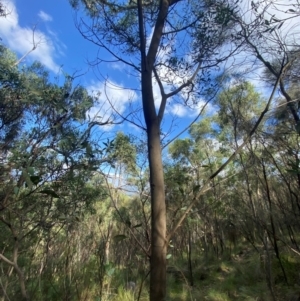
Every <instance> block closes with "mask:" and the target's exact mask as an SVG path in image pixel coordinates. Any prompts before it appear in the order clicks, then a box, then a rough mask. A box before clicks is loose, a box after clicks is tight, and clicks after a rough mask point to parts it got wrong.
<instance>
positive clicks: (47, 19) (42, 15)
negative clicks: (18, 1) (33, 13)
mask: <svg viewBox="0 0 300 301" xmlns="http://www.w3.org/2000/svg"><path fill="white" fill-rule="evenodd" d="M38 16H39V17H40V18H41V19H42V20H43V21H44V22H50V21H52V20H53V19H52V17H51V16H50V15H48V14H46V13H45V12H44V11H42V10H41V11H40V12H39V13H38Z"/></svg>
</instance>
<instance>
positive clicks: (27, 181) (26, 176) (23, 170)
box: [22, 168, 33, 189]
mask: <svg viewBox="0 0 300 301" xmlns="http://www.w3.org/2000/svg"><path fill="white" fill-rule="evenodd" d="M22 176H23V178H24V180H25V182H26V185H27V187H28V188H29V189H32V186H33V185H32V184H33V183H32V182H31V180H30V177H29V175H28V173H27V170H26V169H25V168H22Z"/></svg>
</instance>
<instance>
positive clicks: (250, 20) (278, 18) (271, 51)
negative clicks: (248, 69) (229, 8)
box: [236, 0, 300, 132]
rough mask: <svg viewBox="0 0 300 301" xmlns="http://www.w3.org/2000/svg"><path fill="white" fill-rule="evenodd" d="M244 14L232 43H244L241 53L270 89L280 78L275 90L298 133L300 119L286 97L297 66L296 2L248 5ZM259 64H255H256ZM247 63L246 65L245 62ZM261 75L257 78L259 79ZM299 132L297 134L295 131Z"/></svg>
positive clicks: (264, 2)
mask: <svg viewBox="0 0 300 301" xmlns="http://www.w3.org/2000/svg"><path fill="white" fill-rule="evenodd" d="M245 7H246V10H244V11H243V10H241V12H240V14H237V15H239V16H238V17H237V19H236V21H237V23H238V24H239V26H238V27H236V30H237V31H236V39H237V40H238V41H240V40H241V39H242V40H243V41H244V42H245V48H244V49H245V51H246V53H250V54H251V55H250V56H249V57H250V58H251V60H252V62H251V64H253V62H254V65H255V66H256V68H257V66H259V67H263V68H265V70H266V71H267V72H265V75H266V76H261V78H262V79H263V80H266V81H267V82H268V83H270V82H272V83H271V85H272V86H273V85H274V82H275V81H276V79H277V78H278V77H279V76H280V80H279V90H280V92H281V94H282V95H283V97H284V98H285V100H286V104H287V107H288V109H289V111H290V113H291V115H292V118H293V120H294V125H295V126H296V127H297V130H298V129H299V123H300V119H299V118H300V116H299V112H297V108H296V105H295V104H296V103H297V101H298V100H297V98H295V97H293V95H292V94H291V93H290V92H291V90H289V88H290V87H291V83H292V82H293V79H294V80H297V75H296V74H297V68H298V67H297V65H298V64H299V63H298V62H299V40H298V39H297V38H296V36H297V31H296V28H297V26H298V25H299V8H300V6H299V2H298V1H297V0H295V1H294V0H292V1H289V3H286V1H281V0H279V1H275V2H269V1H251V3H250V2H249V4H248V6H245ZM257 62H259V63H257ZM248 63H250V61H248ZM262 73H263V72H261V73H260V74H261V75H262ZM298 132H299V131H298Z"/></svg>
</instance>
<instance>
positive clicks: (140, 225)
mask: <svg viewBox="0 0 300 301" xmlns="http://www.w3.org/2000/svg"><path fill="white" fill-rule="evenodd" d="M139 227H142V224H137V225H135V226H133V227H132V228H139Z"/></svg>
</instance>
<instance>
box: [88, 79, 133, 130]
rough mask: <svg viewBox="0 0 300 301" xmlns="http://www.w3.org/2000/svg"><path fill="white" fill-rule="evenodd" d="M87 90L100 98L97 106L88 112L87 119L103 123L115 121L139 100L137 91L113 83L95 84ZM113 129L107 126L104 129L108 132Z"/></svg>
mask: <svg viewBox="0 0 300 301" xmlns="http://www.w3.org/2000/svg"><path fill="white" fill-rule="evenodd" d="M87 90H88V91H89V93H91V94H92V95H94V96H96V97H97V98H98V103H97V105H96V106H94V107H92V108H91V109H90V110H89V111H88V112H87V117H88V118H90V119H91V120H93V119H99V120H100V121H102V122H105V121H108V120H113V119H114V117H117V116H118V114H120V115H122V114H123V113H124V112H125V111H126V109H127V107H128V106H130V105H131V104H132V103H133V102H135V101H136V100H137V99H138V95H137V93H136V92H135V91H133V90H131V89H126V88H125V87H124V86H123V85H122V84H118V83H116V82H112V81H110V82H99V83H94V84H92V85H90V86H88V87H87ZM111 127H112V126H105V127H104V129H106V130H108V129H111Z"/></svg>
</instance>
